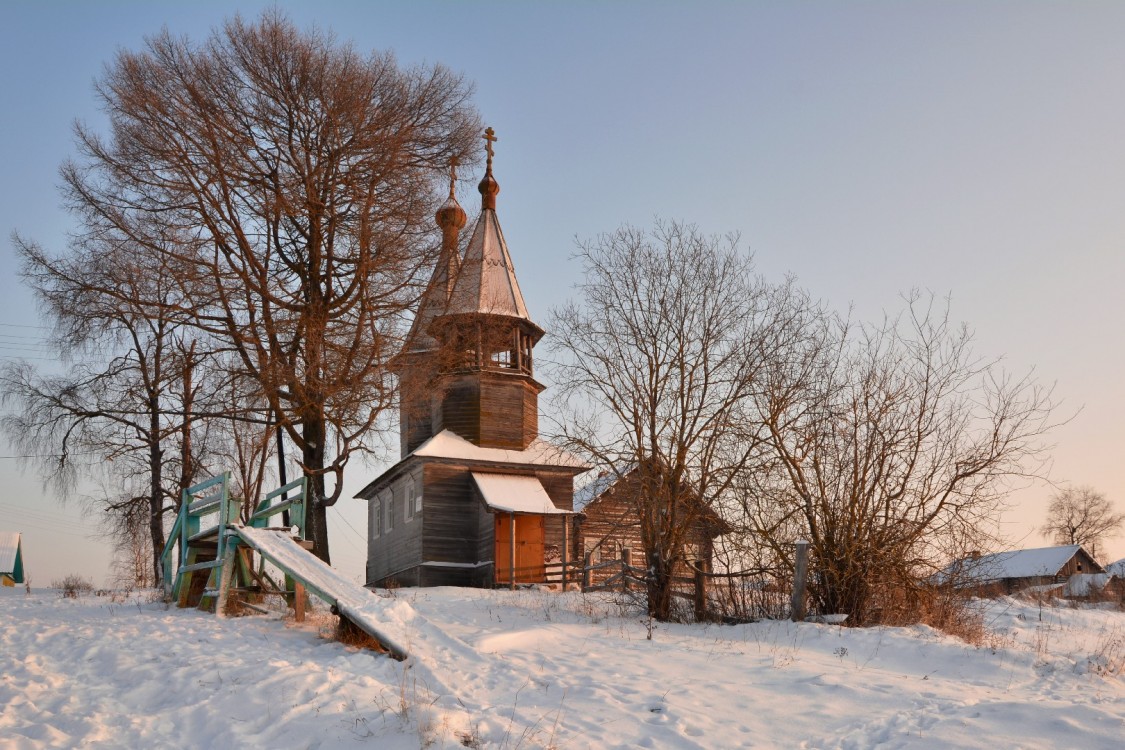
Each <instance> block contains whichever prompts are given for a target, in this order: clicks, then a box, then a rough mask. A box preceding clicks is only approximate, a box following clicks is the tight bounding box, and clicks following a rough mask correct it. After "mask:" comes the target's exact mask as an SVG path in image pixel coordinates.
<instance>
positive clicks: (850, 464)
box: [742, 294, 1051, 625]
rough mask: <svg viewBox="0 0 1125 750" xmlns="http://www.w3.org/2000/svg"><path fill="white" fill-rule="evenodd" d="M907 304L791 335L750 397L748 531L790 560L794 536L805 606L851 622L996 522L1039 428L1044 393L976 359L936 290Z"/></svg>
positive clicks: (1045, 417)
mask: <svg viewBox="0 0 1125 750" xmlns="http://www.w3.org/2000/svg"><path fill="white" fill-rule="evenodd" d="M908 303H909V304H908V307H907V309H906V311H905V313H904V314H903V315H902V316H900V317H898V318H895V319H890V320H886V321H884V322H883V323H882V324H881V325H874V326H871V325H849V324H848V323H847V322H845V321H827V323H826V324H824V325H821V326H820V327H819V328H818V329H816V330H815V331H814V332H813V333H814V334H815V335H811V336H808V337H805V338H795V339H791V340H792V341H793V342H795V343H796V344H797V345H798V346H797V348H796V349H794V350H792V351H789V352H786V353H785V354H784V356H781V357H778V358H775V359H774V360H772V361H771V362H770V368H769V371H768V374H767V377H766V380H767V387H766V388H764V389H763V390H762V392H761V396H760V398H759V402H758V414H757V416H756V418H757V419H759V420H760V421H761V422H762V423H764V425H765V428H766V429H767V430H768V438H767V439H766V441H765V445H766V446H767V447H768V449H769V461H767V462H764V463H763V464H761V465H760V466H758V467H756V470H755V471H754V472H750V473H747V474H746V475H745V476H744V484H743V489H744V493H743V494H742V500H743V504H744V508H745V510H746V517H747V518H748V519H749V521H750V525H751V529H752V530H753V532H754V533H755V536H756V538H757V539H758V540H760V542H761V543H763V544H766V545H768V546H770V547H773V548H774V549H775V551H776V552H777V554H778V555H779V556H786V555H785V554H784V553H785V551H786V550H785V546H786V545H788V544H789V543H791V542H792V540H793V537H794V536H795V535H797V534H799V535H801V536H804V537H806V538H807V539H808V540H809V541H810V543H811V553H812V563H811V570H812V571H813V576H812V580H811V582H810V592H811V596H812V597H813V599H814V602H815V603H816V605H817V606H818V607H819V608H820V610H821V611H823V612H828V613H837V612H843V613H847V614H848V615H849V616H850V619H849V622H851V623H854V624H860V625H862V624H864V623H866V622H869V621H870V620H871V619H872V618H873V617H875V616H876V614H877V611H878V610H879V609H880V608H882V607H884V606H888V605H889V603H890V601H891V600H892V599H893V598H896V597H901V596H902V595H903V593H904V592H909V591H910V590H911V589H916V588H917V587H918V586H919V585H920V583H921V582H922V581H923V580H924V577H925V575H926V574H927V573H928V572H930V571H932V570H933V567H932V566H933V565H934V564H935V563H937V562H939V561H940V559H941V558H942V557H944V556H945V555H948V554H950V552H951V545H957V544H960V543H962V541H963V540H964V539H965V538H966V537H971V536H972V535H976V534H981V533H985V532H987V531H989V530H990V529H994V528H995V526H996V522H997V520H998V515H999V513H1000V511H1001V509H1002V507H1003V498H1004V496H1005V494H1006V492H1007V491H1008V490H1009V489H1010V484H1009V482H1008V480H1011V479H1013V478H1016V477H1023V476H1027V475H1028V474H1029V473H1034V472H1035V471H1036V470H1037V469H1038V468H1039V465H1040V464H1039V463H1038V459H1039V456H1040V451H1041V449H1042V447H1041V443H1040V438H1041V436H1042V435H1043V433H1044V431H1045V430H1046V429H1048V427H1049V426H1050V424H1049V415H1050V411H1051V402H1050V393H1049V391H1047V390H1044V389H1042V388H1040V387H1039V386H1038V385H1036V383H1035V382H1034V381H1032V380H1030V379H1026V378H1025V379H1019V378H1012V377H1010V376H1008V375H1006V374H1004V373H1003V372H1002V371H1000V370H999V368H998V365H997V363H996V362H995V361H992V360H982V359H979V358H977V357H976V356H975V355H974V354H973V352H972V348H971V343H972V337H971V335H970V333H969V331H968V329H967V328H965V327H964V326H960V327H957V326H954V325H953V324H951V322H950V320H949V316H948V310H947V309H946V310H945V311H941V310H935V309H934V307H933V300H932V298H930V299H928V300H927V299H925V298H922V297H920V296H919V295H916V294H915V295H911V296H910V297H909V298H908ZM755 434H756V433H755Z"/></svg>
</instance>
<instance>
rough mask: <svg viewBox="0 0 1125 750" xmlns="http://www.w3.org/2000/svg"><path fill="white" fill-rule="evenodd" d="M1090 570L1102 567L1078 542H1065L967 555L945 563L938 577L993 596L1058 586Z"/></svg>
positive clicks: (1097, 572)
mask: <svg viewBox="0 0 1125 750" xmlns="http://www.w3.org/2000/svg"><path fill="white" fill-rule="evenodd" d="M1091 573H1093V574H1103V573H1105V570H1104V569H1103V568H1102V566H1101V565H1098V563H1097V562H1096V561H1095V560H1094V558H1092V557H1091V556H1090V554H1089V553H1088V552H1086V550H1084V549H1082V546H1081V545H1078V544H1069V545H1066V546H1064V547H1041V548H1038V549H1022V550H1013V551H1010V552H996V553H993V554H991V555H970V556H969V557H966V558H964V559H962V560H958V561H957V562H955V563H953V564H951V565H950V566H949V567H947V568H946V569H945V570H944V571H942V573H941V574H940V578H941V579H942V580H945V581H947V582H952V583H953V584H954V585H956V586H958V587H960V588H967V589H973V590H975V591H976V592H977V593H979V594H981V595H983V596H989V595H992V596H996V595H1001V594H1013V593H1015V592H1017V591H1022V590H1025V589H1030V588H1034V587H1040V586H1060V587H1061V586H1064V585H1065V584H1066V583H1067V581H1068V580H1069V579H1070V578H1071V577H1072V576H1076V575H1082V576H1085V575H1088V574H1091ZM1087 582H1088V581H1087Z"/></svg>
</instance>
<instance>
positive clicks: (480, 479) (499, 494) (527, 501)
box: [472, 471, 570, 515]
mask: <svg viewBox="0 0 1125 750" xmlns="http://www.w3.org/2000/svg"><path fill="white" fill-rule="evenodd" d="M472 475H473V481H474V482H475V483H476V485H477V489H479V490H480V494H481V497H483V498H484V502H485V505H487V506H488V507H489V508H492V509H493V510H499V511H503V512H505V513H534V514H537V515H544V514H567V513H570V511H567V510H562V509H560V508H556V507H555V504H554V503H553V502H551V498H550V496H549V495H548V494H547V490H545V489H543V485H542V484H541V483H540V481H539V480H538V479H536V478H535V477H529V476H519V475H516V474H491V473H487V472H482V471H474V472H472Z"/></svg>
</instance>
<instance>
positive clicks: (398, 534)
mask: <svg viewBox="0 0 1125 750" xmlns="http://www.w3.org/2000/svg"><path fill="white" fill-rule="evenodd" d="M408 477H413V478H414V481H415V483H416V486H418V485H420V483H421V482H422V478H423V467H422V465H421V462H417V463H415V464H413V465H408V466H407V467H405V468H404V470H403V471H402V472H400V473H399V474H398V475H397V476H395V477H394V478H393V479H391V481H390V484H389V486H388V487H386V488H385V489H384V490H383V491H381V492H380V493H378V494H377V495H376V496H375V497H376V499H379V500H381V501H382V502H381V503H380V510H379V513H380V521H381V522H384V523H385V518H386V509H385V507H383V503H385V501H386V499H387V497H388V496H389V497H393V498H394V506H393V514H394V524H393V528H392V529H391V531H390V532H387V531H386V530H385V529H384V530H383V532H382V533H381V534H380V536H379V537H378V538H373V536H372V534H373V527H372V526H371V524H372V523H373V522H374V520H375V519H374V518H373V517H372V513H371V508H372V507H373V505H374V501H373V500H369V501H368V513H367V518H368V529H367V539H368V543H367V581H368V583H369V584H374V585H380V586H383V585H386V584H387V583H388V581H387V580H385V579H386V577H387V576H388V575H393V576H394V577H395V578H396V581H395V582H396V583H398V584H400V585H411V583H410V582H409V581H413V580H416V578H417V572H416V571H415V572H413V573H407V572H406V570H407V569H409V568H411V567H413V566H416V565H418V564H419V563H421V562H422V533H423V524H424V520H425V512H423V514H422V517H421V518H419V517H418V516H417V515H415V516H414V518H413V520H411V521H407V520H406V500H407V498H406V485H407V478H408ZM423 492H424V490H423ZM424 499H425V495H424V494H423V501H424Z"/></svg>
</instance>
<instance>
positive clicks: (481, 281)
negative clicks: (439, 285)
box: [446, 209, 538, 328]
mask: <svg viewBox="0 0 1125 750" xmlns="http://www.w3.org/2000/svg"><path fill="white" fill-rule="evenodd" d="M477 313H485V314H488V315H504V316H507V317H511V318H520V319H523V320H526V321H527V322H528V323H531V324H532V325H533V326H534V325H535V324H534V323H532V322H531V317H530V316H529V315H528V314H527V305H526V304H524V301H523V293H522V292H521V291H520V285H519V282H518V281H516V269H515V267H514V266H513V265H512V256H511V255H510V254H509V253H508V243H507V242H505V241H504V232H503V231H501V229H500V222H499V221H498V220H497V218H496V211H494V210H491V209H485V210H483V211H481V213H480V218H479V219H478V220H477V225H476V227H475V229H474V230H473V236H472V238H471V239H470V240H469V246H468V247H467V248H466V249H465V257H464V258H462V259H461V270H460V272H459V273H458V274H457V281H456V282H455V284H454V286H453V291H452V293H451V294H450V297H449V306H448V307H447V308H446V314H447V315H465V314H477ZM536 328H538V326H536Z"/></svg>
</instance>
